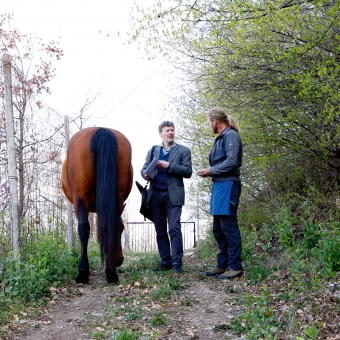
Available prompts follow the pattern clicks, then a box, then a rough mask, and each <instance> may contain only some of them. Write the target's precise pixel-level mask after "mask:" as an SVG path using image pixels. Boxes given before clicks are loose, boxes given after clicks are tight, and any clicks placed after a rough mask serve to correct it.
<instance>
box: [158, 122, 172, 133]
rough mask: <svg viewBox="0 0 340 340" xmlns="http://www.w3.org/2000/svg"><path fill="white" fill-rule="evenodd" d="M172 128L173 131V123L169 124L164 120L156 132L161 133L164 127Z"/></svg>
mask: <svg viewBox="0 0 340 340" xmlns="http://www.w3.org/2000/svg"><path fill="white" fill-rule="evenodd" d="M169 126H172V127H173V128H174V129H175V125H174V123H173V122H170V121H168V120H165V121H164V122H162V123H160V124H159V126H158V131H159V132H162V131H163V128H164V127H169Z"/></svg>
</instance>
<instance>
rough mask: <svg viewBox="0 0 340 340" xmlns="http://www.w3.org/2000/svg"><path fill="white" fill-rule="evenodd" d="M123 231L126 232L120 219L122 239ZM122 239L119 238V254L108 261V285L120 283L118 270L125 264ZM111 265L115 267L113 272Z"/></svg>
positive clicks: (106, 272)
mask: <svg viewBox="0 0 340 340" xmlns="http://www.w3.org/2000/svg"><path fill="white" fill-rule="evenodd" d="M123 230H124V224H123V222H122V219H121V218H120V220H119V236H120V237H121V234H122V232H123ZM120 237H119V245H118V253H116V254H114V258H112V259H111V260H109V259H106V270H105V274H106V281H107V283H111V284H116V283H117V282H118V275H117V272H116V268H117V267H119V266H120V265H121V264H122V263H123V260H124V257H123V252H122V244H121V241H120ZM110 263H111V264H113V267H114V269H113V270H111V269H110V267H111V266H110Z"/></svg>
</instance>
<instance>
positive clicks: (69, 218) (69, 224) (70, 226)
mask: <svg viewBox="0 0 340 340" xmlns="http://www.w3.org/2000/svg"><path fill="white" fill-rule="evenodd" d="M64 125H65V152H66V155H67V150H68V145H69V144H70V125H69V119H68V116H65V117H64ZM66 206H67V241H68V243H69V245H70V247H74V236H73V209H72V204H71V202H70V201H69V200H68V199H66Z"/></svg>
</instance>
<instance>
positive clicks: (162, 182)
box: [153, 148, 170, 190]
mask: <svg viewBox="0 0 340 340" xmlns="http://www.w3.org/2000/svg"><path fill="white" fill-rule="evenodd" d="M169 157H170V152H169V153H168V154H167V155H166V156H164V153H163V148H161V153H160V155H159V160H160V161H166V162H169ZM167 177H168V169H163V168H161V169H160V168H159V169H158V174H157V177H156V178H155V183H154V185H153V187H154V189H158V190H168V182H167Z"/></svg>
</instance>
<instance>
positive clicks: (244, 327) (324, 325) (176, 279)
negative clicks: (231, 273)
mask: <svg viewBox="0 0 340 340" xmlns="http://www.w3.org/2000/svg"><path fill="white" fill-rule="evenodd" d="M157 261H158V260H157V259H156V257H153V256H150V255H148V256H146V255H139V256H134V257H133V256H127V258H126V260H125V262H124V265H123V266H122V268H121V269H120V273H119V277H120V282H119V285H116V286H111V285H109V286H108V285H106V282H105V277H104V274H103V272H101V271H94V272H92V275H91V277H90V284H88V285H85V286H83V285H77V284H76V283H75V282H71V283H70V284H69V285H68V286H65V287H59V288H56V287H51V292H52V299H51V300H50V302H49V303H48V305H47V306H46V307H43V308H38V309H34V310H32V308H31V309H30V310H29V309H28V310H27V311H26V312H27V314H26V312H25V311H22V312H20V313H19V315H16V317H15V320H13V321H12V322H11V323H10V324H9V325H6V326H5V327H3V331H6V332H7V334H8V336H6V337H5V338H4V339H6V340H19V339H20V340H21V339H28V340H68V339H70V340H78V339H110V340H123V339H124V340H135V339H136V340H161V339H162V340H170V339H171V340H209V339H217V340H222V339H233V340H235V339H241V335H238V334H240V333H241V334H242V335H243V336H244V335H245V334H247V333H248V334H249V332H253V334H256V336H258V337H262V338H263V339H264V338H268V337H267V336H266V335H265V334H266V332H267V333H268V332H270V333H271V334H272V335H273V336H274V333H275V336H276V338H277V339H281V340H283V339H284V340H287V339H296V336H299V337H300V338H302V339H307V338H314V339H325V340H334V339H340V336H339V334H340V321H339V320H340V313H339V303H340V293H339V291H340V284H339V282H340V281H339V282H338V281H324V282H323V283H322V286H321V288H320V289H322V291H320V292H318V291H317V292H316V293H315V294H314V295H312V294H311V293H309V294H307V295H306V294H303V292H299V291H298V290H296V289H295V290H294V289H293V287H292V285H291V273H290V272H289V271H288V270H278V271H276V272H273V273H272V274H271V275H269V276H268V277H267V278H266V279H265V280H263V281H262V282H261V283H259V284H257V283H256V282H254V281H255V279H256V276H255V279H254V278H253V279H252V278H251V273H250V272H247V273H246V275H245V276H243V277H242V279H240V280H236V281H232V282H229V281H220V280H218V279H217V278H207V277H205V276H204V270H205V269H207V268H210V267H211V266H212V265H213V262H214V261H213V260H212V259H211V260H207V261H205V262H204V261H202V260H199V259H197V258H195V257H192V256H186V258H185V262H184V263H185V265H184V268H183V269H184V270H183V274H180V275H179V274H175V273H174V272H160V273H159V272H154V271H152V268H153V267H154V266H155V265H156V264H157ZM209 261H210V262H209ZM257 277H258V276H257ZM247 301H248V302H247ZM249 301H250V304H249ZM247 303H248V306H252V307H251V309H249V308H247ZM245 311H247V314H244V315H243V317H242V318H239V317H238V316H239V315H240V314H243V313H244V312H245ZM315 311H316V312H315ZM29 313H30V314H29ZM312 332H313V334H314V335H313V334H312ZM268 334H269V333H268ZM308 334H309V335H308ZM311 334H312V335H311ZM269 338H273V337H269ZM269 338H268V339H269Z"/></svg>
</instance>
